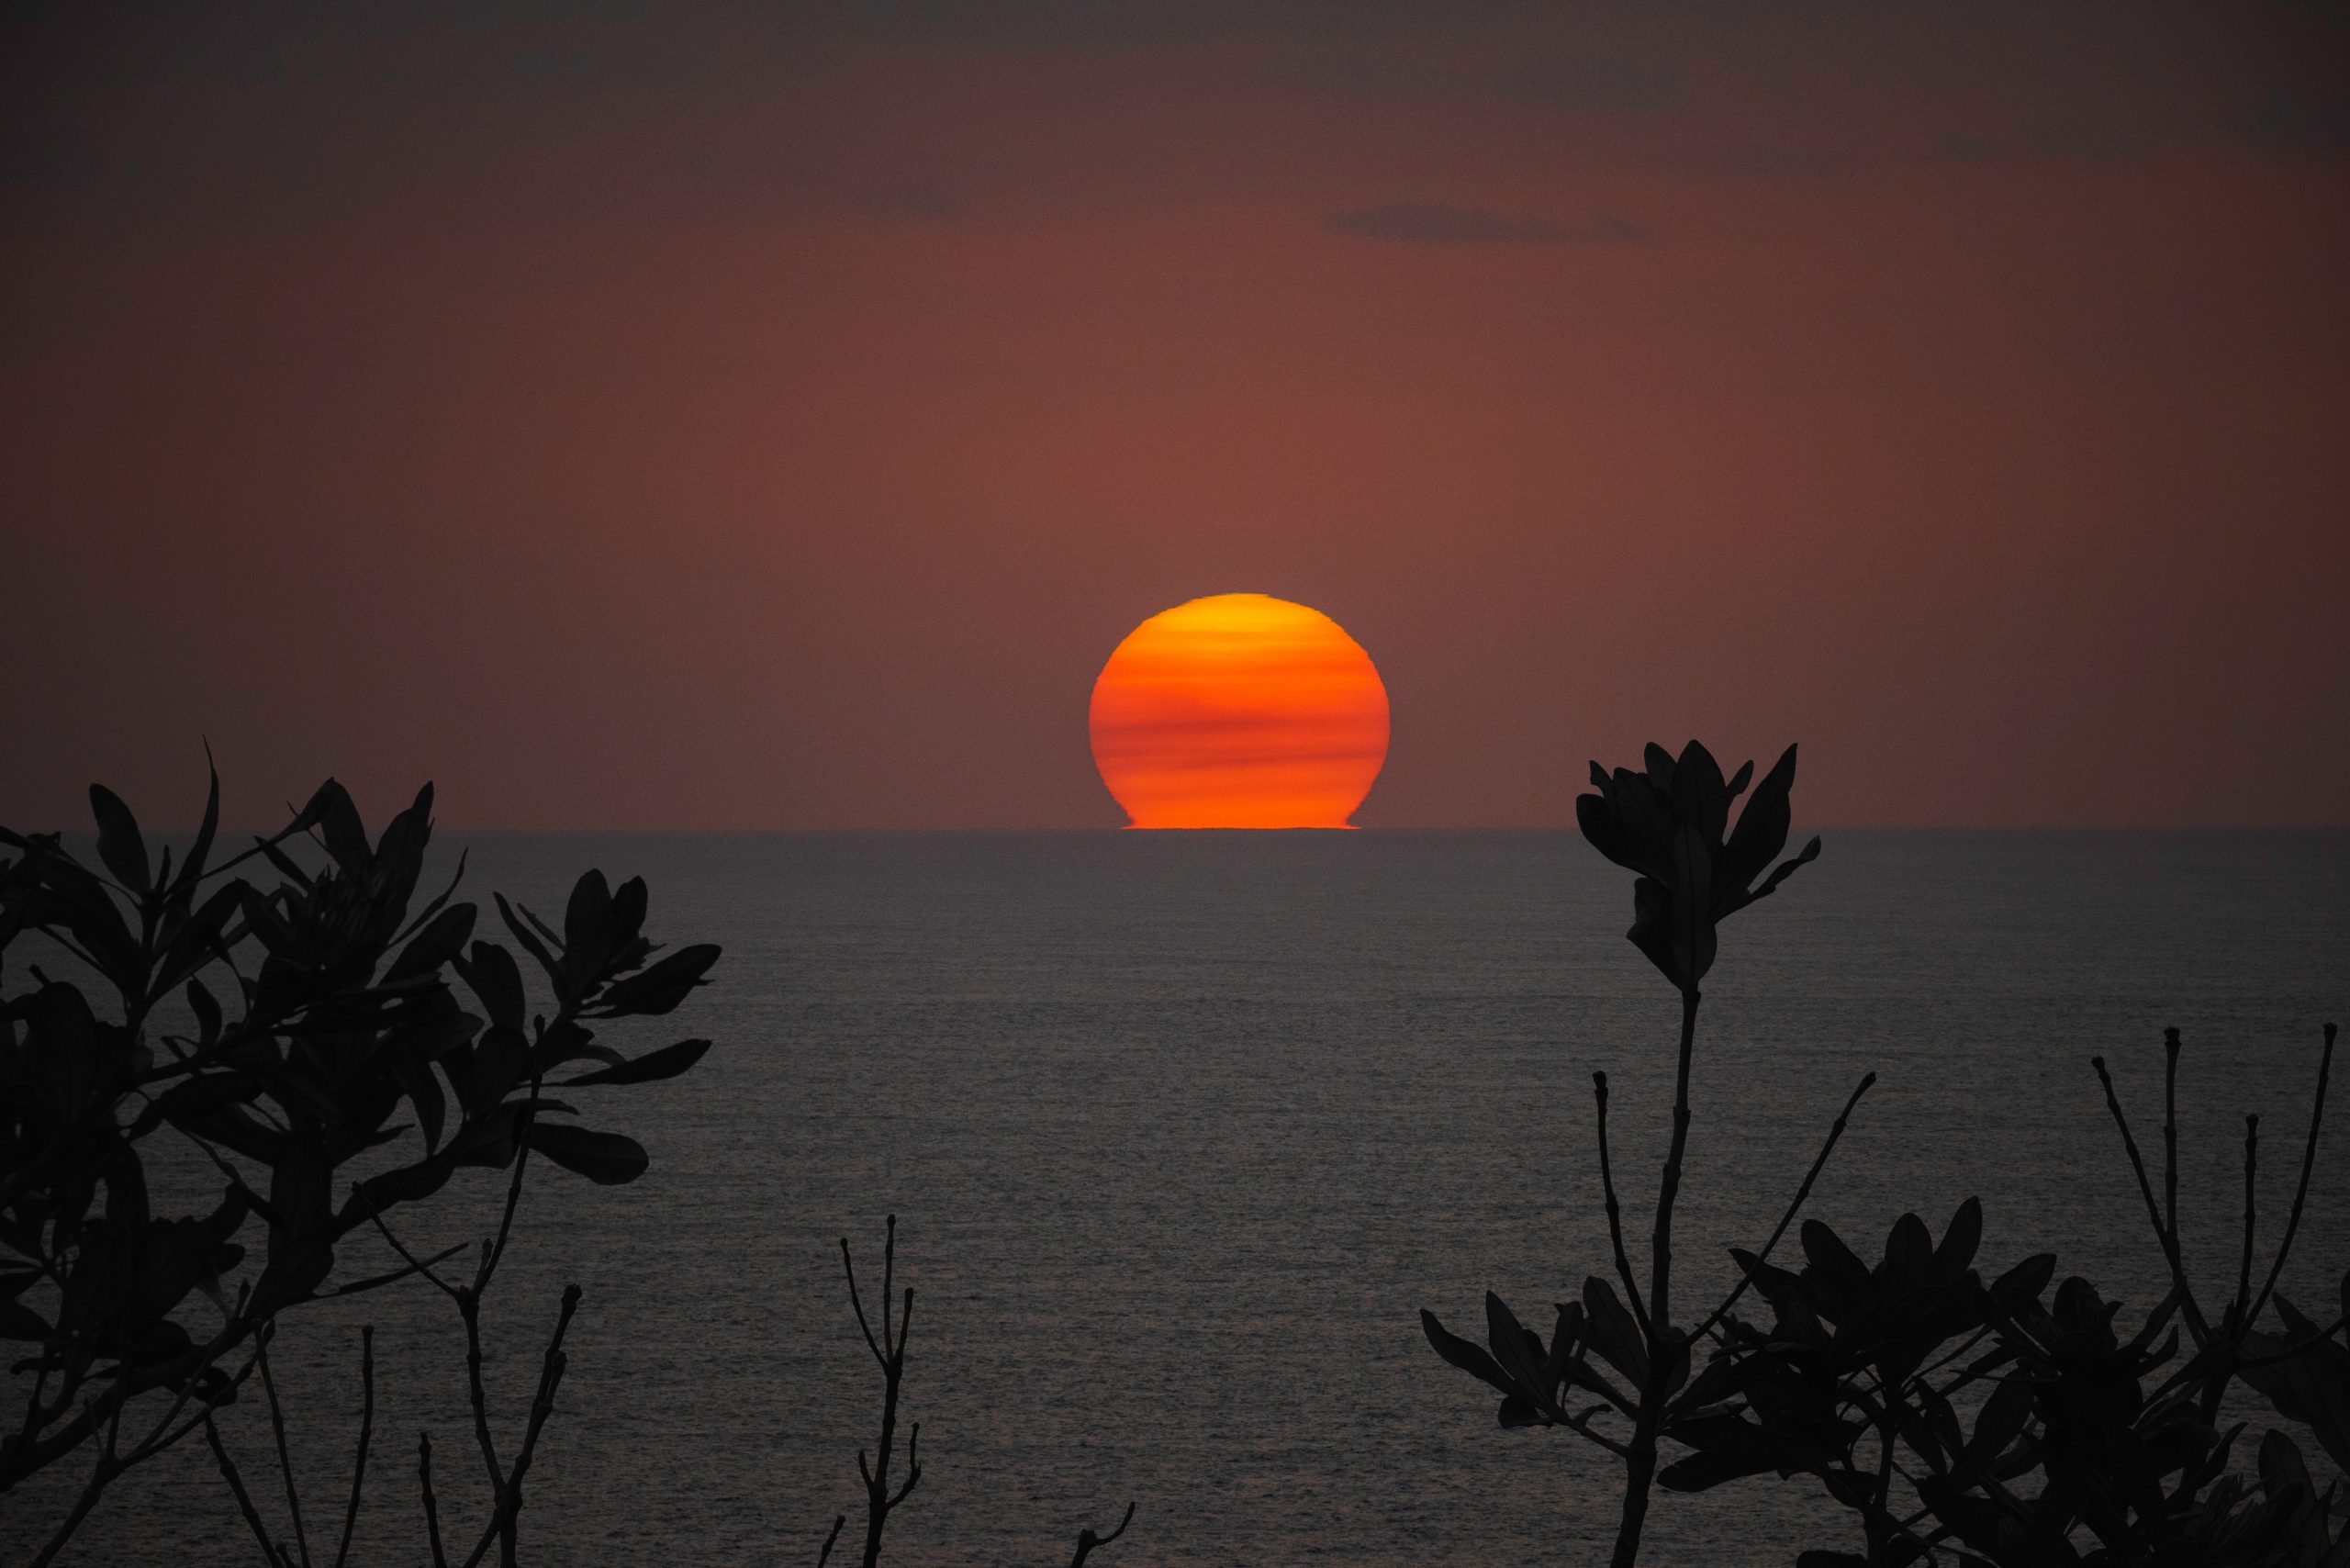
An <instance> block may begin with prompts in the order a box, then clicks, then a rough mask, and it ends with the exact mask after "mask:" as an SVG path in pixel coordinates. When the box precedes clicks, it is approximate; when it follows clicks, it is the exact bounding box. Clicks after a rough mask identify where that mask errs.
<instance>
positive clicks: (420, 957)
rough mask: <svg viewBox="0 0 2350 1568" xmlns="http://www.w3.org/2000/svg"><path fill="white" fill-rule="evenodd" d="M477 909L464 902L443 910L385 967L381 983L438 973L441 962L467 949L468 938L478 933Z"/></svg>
mask: <svg viewBox="0 0 2350 1568" xmlns="http://www.w3.org/2000/svg"><path fill="white" fill-rule="evenodd" d="M475 913H476V912H475V909H474V906H473V905H472V904H469V903H461V904H456V905H453V906H452V907H450V908H448V909H444V910H442V912H441V913H439V914H437V915H435V916H434V917H433V918H432V922H431V924H429V925H427V926H426V927H425V928H424V929H423V930H421V931H420V932H418V933H417V934H416V937H415V939H414V940H412V941H411V942H409V943H408V946H406V947H404V948H402V949H401V950H400V956H399V957H398V958H395V959H393V960H392V966H391V968H390V969H386V970H385V971H384V978H383V980H382V982H381V983H383V984H385V985H387V986H390V985H397V984H399V983H400V982H401V981H402V980H416V979H419V978H420V977H422V976H425V975H431V974H437V973H439V972H440V969H441V966H442V965H443V964H445V963H447V962H448V961H449V960H450V959H452V958H455V957H456V956H457V955H458V954H459V953H461V952H463V951H464V946H465V941H466V939H467V938H468V937H470V936H472V935H473V934H474V915H475Z"/></svg>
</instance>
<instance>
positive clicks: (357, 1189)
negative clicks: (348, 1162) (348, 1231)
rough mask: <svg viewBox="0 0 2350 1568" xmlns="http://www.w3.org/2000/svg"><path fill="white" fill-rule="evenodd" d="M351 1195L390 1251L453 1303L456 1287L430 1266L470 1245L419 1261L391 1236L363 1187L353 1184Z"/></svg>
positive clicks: (389, 1229) (460, 1243)
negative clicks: (380, 1233)
mask: <svg viewBox="0 0 2350 1568" xmlns="http://www.w3.org/2000/svg"><path fill="white" fill-rule="evenodd" d="M351 1195H352V1198H353V1201H355V1202H356V1203H358V1204H359V1205H360V1206H361V1207H362V1208H364V1209H365V1210H366V1211H367V1217H368V1219H370V1220H371V1221H373V1222H374V1223H375V1228H376V1229H377V1230H378V1231H380V1232H382V1234H383V1238H384V1239H385V1240H386V1241H388V1242H390V1243H391V1244H392V1250H393V1251H395V1252H397V1253H398V1254H399V1255H400V1256H401V1257H402V1258H403V1259H405V1260H407V1261H408V1269H409V1271H411V1272H414V1273H419V1274H422V1275H423V1276H424V1277H425V1279H427V1280H428V1281H430V1282H431V1284H432V1288H433V1289H435V1290H437V1291H439V1292H440V1293H441V1294H442V1295H445V1296H447V1297H448V1298H449V1299H450V1300H452V1301H454V1300H455V1299H456V1297H457V1287H456V1286H454V1285H453V1284H451V1283H450V1282H448V1281H446V1280H444V1279H442V1277H441V1276H440V1275H438V1274H436V1273H434V1272H433V1271H432V1265H433V1264H435V1263H438V1262H441V1261H442V1260H445V1259H448V1258H451V1257H453V1256H454V1255H455V1254H457V1253H459V1252H463V1251H464V1249H466V1248H467V1247H468V1246H470V1245H472V1244H471V1243H470V1242H464V1241H461V1242H459V1243H458V1244H457V1245H456V1246H454V1247H452V1248H450V1249H448V1250H447V1251H445V1252H441V1253H438V1254H436V1255H434V1256H433V1257H431V1258H427V1259H423V1260H419V1259H418V1258H417V1255H416V1254H415V1253H413V1252H411V1251H409V1250H408V1248H407V1247H406V1246H405V1245H403V1244H402V1243H401V1241H400V1238H398V1237H397V1236H394V1235H393V1234H392V1227H391V1226H387V1225H386V1224H385V1223H384V1216H383V1215H381V1214H380V1213H378V1212H377V1211H376V1208H375V1203H374V1201H373V1200H372V1199H370V1198H369V1197H368V1196H367V1189H366V1188H365V1187H364V1186H362V1185H360V1184H359V1183H357V1182H353V1184H352V1189H351Z"/></svg>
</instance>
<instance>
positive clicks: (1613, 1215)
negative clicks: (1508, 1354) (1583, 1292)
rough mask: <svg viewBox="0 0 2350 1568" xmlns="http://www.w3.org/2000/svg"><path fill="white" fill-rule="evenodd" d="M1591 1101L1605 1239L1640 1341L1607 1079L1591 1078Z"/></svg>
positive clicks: (1644, 1308)
mask: <svg viewBox="0 0 2350 1568" xmlns="http://www.w3.org/2000/svg"><path fill="white" fill-rule="evenodd" d="M1591 1092H1592V1097H1593V1098H1594V1099H1595V1100H1596V1101H1597V1102H1598V1104H1599V1191H1600V1196H1601V1201H1602V1202H1603V1203H1604V1204H1606V1209H1607V1239H1608V1241H1609V1243H1610V1244H1611V1245H1612V1246H1613V1247H1614V1249H1615V1252H1616V1277H1617V1279H1619V1280H1621V1281H1623V1282H1624V1294H1625V1296H1626V1298H1627V1299H1628V1300H1629V1302H1630V1303H1631V1307H1632V1316H1633V1317H1634V1318H1635V1319H1636V1320H1637V1321H1638V1322H1639V1326H1640V1334H1641V1336H1642V1337H1643V1338H1645V1337H1646V1336H1647V1335H1648V1332H1649V1308H1648V1303H1647V1302H1646V1301H1644V1300H1643V1299H1641V1296H1640V1287H1639V1284H1638V1283H1636V1282H1634V1280H1633V1278H1632V1259H1631V1255H1630V1254H1629V1253H1628V1252H1626V1251H1625V1250H1624V1210H1623V1207H1622V1205H1621V1204H1617V1201H1616V1170H1615V1166H1614V1164H1613V1163H1612V1162H1611V1161H1610V1160H1609V1159H1608V1153H1607V1075H1606V1073H1604V1072H1595V1073H1593V1074H1592V1075H1591Z"/></svg>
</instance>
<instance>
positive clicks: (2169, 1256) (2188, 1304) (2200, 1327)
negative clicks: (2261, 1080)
mask: <svg viewBox="0 0 2350 1568" xmlns="http://www.w3.org/2000/svg"><path fill="white" fill-rule="evenodd" d="M2089 1066H2090V1067H2092V1068H2094V1069H2096V1070H2097V1081H2098V1082H2099V1083H2101V1084H2103V1085H2105V1108H2106V1109H2107V1110H2108V1111H2109V1112H2110V1113H2112V1115H2113V1125H2114V1126H2116V1127H2118V1128H2120V1129H2121V1148H2122V1151H2123V1152H2124V1153H2126V1154H2128V1155H2129V1157H2130V1169H2131V1170H2132V1171H2134V1172H2135V1173H2136V1174H2137V1177H2138V1194H2139V1196H2141V1197H2143V1199H2145V1201H2146V1219H2147V1222H2148V1223H2149V1224H2151V1225H2152V1226H2154V1238H2155V1239H2156V1240H2158V1241H2160V1242H2161V1243H2162V1249H2163V1260H2164V1261H2165V1262H2167V1263H2168V1264H2169V1265H2170V1280H2171V1283H2172V1284H2173V1285H2175V1286H2176V1287H2177V1290H2178V1304H2179V1309H2180V1310H2181V1311H2182V1312H2184V1313H2185V1314H2186V1315H2187V1323H2188V1327H2189V1328H2191V1329H2193V1330H2194V1332H2195V1342H2196V1343H2197V1344H2198V1345H2201V1344H2203V1343H2204V1342H2206V1341H2207V1340H2209V1339H2210V1337H2211V1326H2210V1324H2209V1323H2207V1322H2205V1321H2204V1319H2203V1311H2202V1308H2200V1307H2199V1306H2198V1305H2196V1304H2195V1293H2194V1291H2193V1289H2192V1288H2191V1287H2190V1286H2189V1285H2188V1282H2187V1271H2186V1268H2185V1267H2184V1266H2183V1265H2182V1264H2181V1262H2180V1261H2179V1254H2178V1238H2177V1237H2175V1236H2173V1235H2172V1234H2171V1233H2170V1231H2169V1230H2168V1229H2166V1228H2165V1226H2164V1225H2163V1215H2162V1210H2161V1208H2160V1207H2159V1206H2158V1205H2157V1204H2155V1202H2154V1183H2153V1182H2149V1181H2148V1180H2147V1179H2146V1162H2145V1160H2144V1159H2141V1158H2140V1157H2139V1154H2138V1140H2137V1139H2136V1138H2134V1137H2131V1135H2130V1118H2129V1117H2128V1116H2127V1115H2125V1114H2123V1113H2122V1110H2121V1096H2120V1095H2119V1094H2117V1093H2116V1092H2114V1088H2113V1075H2112V1074H2111V1073H2109V1072H2108V1071H2107V1070H2106V1069H2105V1058H2103V1057H2091V1058H2089Z"/></svg>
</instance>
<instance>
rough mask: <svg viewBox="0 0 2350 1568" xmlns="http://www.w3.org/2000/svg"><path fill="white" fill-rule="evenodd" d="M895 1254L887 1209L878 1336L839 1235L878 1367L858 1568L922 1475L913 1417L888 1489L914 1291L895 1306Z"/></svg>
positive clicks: (834, 1539)
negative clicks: (900, 1473)
mask: <svg viewBox="0 0 2350 1568" xmlns="http://www.w3.org/2000/svg"><path fill="white" fill-rule="evenodd" d="M897 1260H898V1216H897V1215H890V1216H889V1219H888V1222H887V1228H886V1230H885V1232H884V1235H883V1240H882V1243H881V1302H880V1318H881V1332H880V1335H879V1336H878V1338H877V1337H876V1336H875V1334H874V1332H873V1320H872V1318H870V1317H868V1316H866V1312H865V1297H864V1295H863V1294H862V1293H861V1292H859V1291H858V1290H857V1288H856V1260H855V1259H854V1258H852V1257H851V1256H850V1255H849V1249H848V1238H847V1237H845V1236H844V1237H842V1238H841V1272H842V1273H843V1274H844V1275H845V1276H846V1278H847V1280H848V1299H849V1305H850V1306H852V1307H853V1308H855V1309H856V1327H857V1329H858V1331H859V1332H860V1333H862V1334H863V1335H864V1336H865V1348H866V1349H867V1350H869V1351H871V1352H872V1355H873V1361H874V1364H875V1365H877V1366H878V1367H879V1368H880V1369H881V1433H880V1437H879V1439H878V1440H877V1442H876V1444H875V1446H874V1450H873V1452H874V1454H875V1456H876V1457H875V1458H873V1459H872V1460H871V1461H869V1462H868V1461H867V1458H866V1450H863V1449H859V1450H856V1473H857V1478H858V1479H859V1480H861V1481H862V1482H864V1483H865V1553H864V1557H863V1559H862V1565H863V1568H876V1565H877V1564H878V1563H879V1562H880V1561H881V1534H882V1531H883V1529H886V1528H887V1526H888V1524H889V1522H890V1514H892V1513H893V1512H895V1511H896V1509H897V1507H898V1505H899V1504H901V1503H903V1502H904V1501H905V1500H906V1498H907V1496H908V1495H911V1494H912V1491H913V1489H914V1487H915V1486H916V1485H917V1484H919V1483H920V1482H921V1480H922V1460H921V1445H922V1423H921V1422H920V1421H916V1422H915V1423H914V1424H913V1428H912V1431H911V1432H910V1433H909V1434H908V1435H907V1439H906V1478H905V1480H903V1481H902V1482H901V1483H899V1484H898V1486H897V1488H896V1489H895V1490H894V1491H893V1490H891V1488H890V1464H891V1462H892V1461H893V1460H894V1458H895V1454H896V1448H897V1433H898V1396H899V1392H900V1389H901V1386H902V1385H903V1383H904V1382H905V1376H906V1337H907V1336H908V1335H909V1334H911V1333H912V1331H913V1316H914V1292H913V1287H912V1285H908V1286H907V1287H906V1288H905V1291H904V1293H903V1294H902V1295H901V1296H900V1297H899V1298H898V1301H897V1304H896V1305H895V1306H894V1307H893V1306H892V1304H891V1300H890V1290H891V1288H892V1286H893V1285H894V1284H895V1282H896V1277H897ZM1134 1522H1135V1506H1134V1505H1133V1504H1132V1503H1128V1504H1127V1505H1126V1514H1125V1518H1122V1519H1120V1520H1119V1521H1118V1528H1117V1529H1113V1530H1112V1531H1111V1532H1110V1533H1109V1534H1108V1535H1097V1534H1095V1533H1094V1531H1093V1530H1092V1529H1091V1527H1089V1528H1087V1529H1080V1531H1078V1535H1077V1554H1076V1555H1075V1556H1073V1557H1071V1558H1070V1559H1069V1568H1083V1564H1084V1562H1085V1560H1086V1559H1087V1558H1088V1557H1090V1556H1091V1555H1092V1554H1093V1553H1094V1551H1097V1550H1098V1549H1100V1548H1102V1547H1104V1546H1107V1545H1109V1544H1110V1543H1111V1542H1112V1541H1113V1540H1117V1539H1118V1538H1119V1537H1120V1536H1122V1535H1124V1534H1125V1533H1126V1527H1127V1526H1128V1525H1130V1524H1132V1523H1134ZM847 1525H848V1516H847V1515H846V1514H836V1515H834V1518H833V1528H832V1531H831V1533H830V1534H828V1535H826V1536H825V1537H824V1544H823V1546H822V1549H821V1550H820V1551H818V1552H817V1553H816V1568H824V1565H825V1563H827V1562H830V1561H831V1559H832V1555H833V1548H834V1546H835V1545H837V1544H838V1543H839V1541H840V1539H841V1531H842V1530H843V1529H845V1528H846V1527H847Z"/></svg>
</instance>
